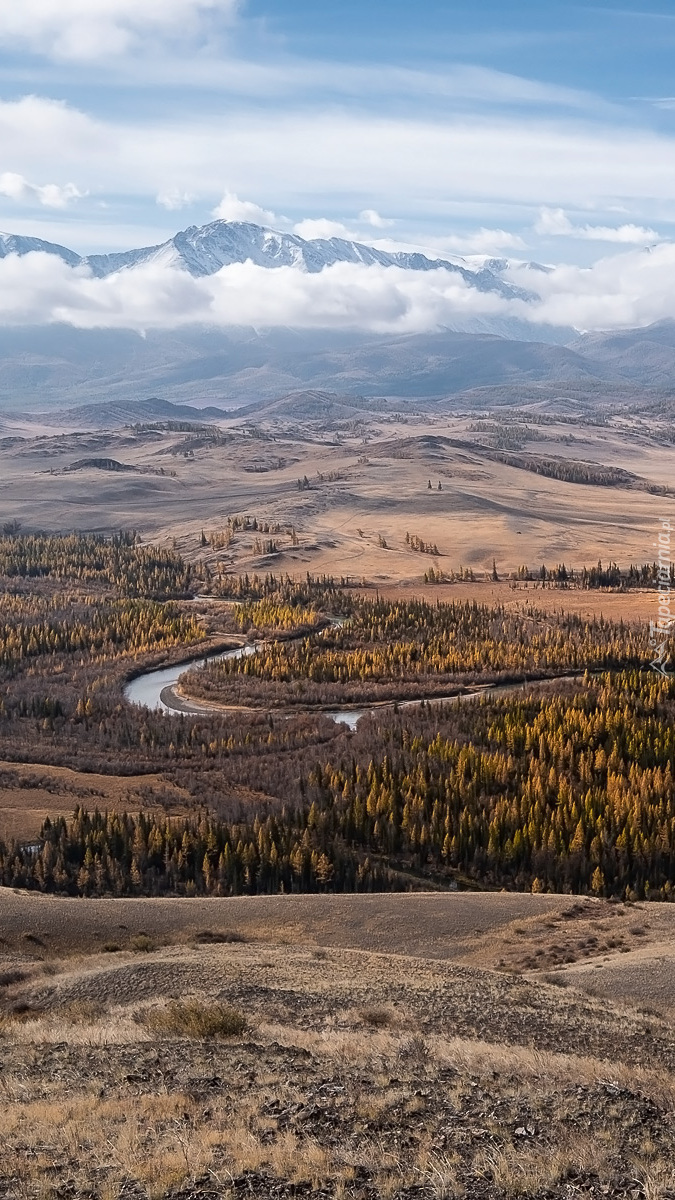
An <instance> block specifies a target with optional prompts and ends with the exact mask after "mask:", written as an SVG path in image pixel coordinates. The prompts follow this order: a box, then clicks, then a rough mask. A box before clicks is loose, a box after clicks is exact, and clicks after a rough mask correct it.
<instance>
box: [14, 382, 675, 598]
mask: <svg viewBox="0 0 675 1200" xmlns="http://www.w3.org/2000/svg"><path fill="white" fill-rule="evenodd" d="M382 404H383V407H380V411H378V406H377V405H375V404H374V402H366V401H363V402H362V407H360V408H359V407H357V406H356V403H355V402H354V401H353V400H351V401H346V400H342V399H341V398H339V397H331V396H330V395H328V394H325V393H301V394H300V395H299V396H294V397H290V398H288V399H287V400H286V401H285V402H276V403H271V404H267V405H262V406H261V407H260V410H259V411H256V412H255V413H254V414H251V415H248V416H237V415H236V414H233V415H232V416H230V417H228V418H225V419H219V420H217V421H216V422H215V423H214V422H213V421H212V420H211V419H208V418H207V419H206V421H207V424H208V425H209V427H210V428H207V429H205V430H203V431H202V432H199V431H193V432H181V431H178V430H171V429H170V428H167V427H166V426H167V424H170V422H166V421H164V422H162V421H157V422H156V423H153V422H149V421H147V420H145V421H144V422H143V423H142V424H138V425H136V427H134V426H132V425H129V424H127V425H126V427H122V428H112V429H111V428H107V429H103V430H101V429H98V428H95V426H96V424H97V416H96V411H95V410H91V415H89V417H88V419H89V421H90V422H91V424H92V428H86V429H83V428H82V423H83V421H84V420H85V419H86V418H85V416H84V415H82V416H79V415H78V414H77V410H71V411H70V412H64V413H62V414H60V415H59V416H58V417H54V416H52V417H48V418H43V420H42V422H40V420H39V419H38V418H36V417H33V418H31V420H30V422H28V421H27V420H26V419H22V418H20V417H15V418H12V417H10V416H7V415H6V416H5V417H4V418H3V425H4V428H3V429H0V510H1V511H2V515H3V520H11V519H14V518H15V519H17V520H20V521H22V522H23V524H24V526H25V527H27V528H39V529H45V530H50V529H52V530H57V529H69V528H77V529H80V530H82V531H91V530H95V531H100V532H106V531H111V530H114V529H119V528H130V527H133V528H136V529H138V530H139V531H140V532H141V534H142V535H143V536H144V537H146V538H147V539H148V540H153V541H159V542H162V541H166V542H174V541H175V544H176V546H177V548H178V549H179V550H180V551H181V552H182V553H183V554H184V555H186V556H187V557H195V556H198V557H200V558H202V559H205V560H206V561H207V562H208V561H209V560H211V563H212V564H213V565H215V564H216V563H222V564H223V567H224V569H226V570H228V571H243V570H257V571H263V572H264V571H265V570H269V569H274V570H275V571H282V572H283V571H288V572H289V573H291V574H294V573H295V574H299V573H304V572H305V571H310V572H312V573H313V574H320V573H323V572H327V573H330V574H332V575H334V576H336V577H339V576H346V577H349V578H350V579H351V580H354V581H359V580H361V579H365V580H367V581H369V582H370V583H374V584H376V585H378V586H383V585H386V584H389V583H392V582H395V583H397V584H402V583H411V584H414V585H415V587H416V588H419V585H420V583H421V581H422V577H423V575H424V572H425V570H426V569H427V568H428V566H429V565H432V560H431V558H430V557H429V556H427V555H422V554H420V553H418V552H416V551H414V550H412V549H411V548H410V546H409V545H408V544H407V543H406V533H409V534H410V535H411V537H418V538H422V540H423V541H424V542H425V543H429V544H431V545H434V544H435V545H436V546H437V547H438V550H439V555H438V559H437V561H436V562H435V564H434V565H435V566H436V567H437V568H439V569H440V570H441V571H443V572H444V573H446V574H450V573H451V572H453V571H454V572H457V571H458V570H459V568H460V567H464V568H470V569H471V570H473V571H474V572H475V573H476V574H477V575H478V576H482V575H483V574H484V573H485V572H486V571H487V572H489V571H490V569H491V567H492V562H493V559H494V560H495V561H496V564H497V568H498V570H499V571H500V573H501V574H502V575H504V574H508V573H510V572H512V571H515V570H516V569H517V568H518V567H519V566H520V565H521V564H527V565H529V566H531V567H538V566H539V565H540V564H541V563H545V564H547V566H549V567H550V566H555V565H556V564H557V563H560V562H565V563H566V564H568V565H570V564H571V565H572V566H575V567H581V566H582V565H584V564H586V565H588V566H591V565H593V564H595V563H596V562H597V561H598V559H599V558H600V559H602V560H603V562H607V561H610V560H611V561H617V562H619V563H620V564H627V563H629V562H636V563H643V562H647V561H651V560H652V559H653V557H654V542H655V540H656V536H657V533H658V528H659V519H660V518H661V517H662V516H664V515H666V516H667V514H668V511H670V510H669V507H668V506H669V505H671V504H672V499H673V496H671V495H669V491H670V489H671V486H672V484H673V478H672V440H671V439H672V437H673V424H672V416H671V414H670V407H671V406H670V405H666V406H665V408H664V409H663V411H658V412H657V413H656V414H654V413H651V412H648V413H645V414H640V413H637V414H633V415H628V414H627V413H626V412H625V411H624V410H623V409H617V411H616V412H614V411H612V410H611V409H610V410H606V411H602V412H600V413H596V414H592V413H588V412H586V411H585V410H581V411H579V412H571V413H569V412H564V413H562V414H561V413H559V412H558V413H556V412H555V411H553V412H551V411H549V408H548V406H547V405H546V404H544V405H543V406H542V405H541V404H539V403H537V402H536V400H535V401H532V402H531V403H530V404H529V405H528V404H527V403H524V404H523V405H522V407H521V408H520V409H518V410H516V411H514V410H513V409H506V410H496V411H490V410H488V411H487V412H485V411H482V412H481V411H478V412H476V411H475V410H469V411H465V412H464V413H463V414H462V413H459V412H451V413H438V412H436V411H429V410H424V409H420V410H417V411H416V410H415V408H414V406H412V405H406V406H402V408H401V409H398V410H397V409H395V408H394V407H393V405H392V404H391V402H388V403H386V402H382ZM542 407H543V410H544V411H542ZM567 407H569V406H567ZM103 411H104V410H103V408H102V406H101V410H100V412H99V413H98V420H99V421H101V420H102V418H103ZM84 412H85V413H86V412H87V410H84ZM198 418H199V413H198V412H197V411H196V412H195V419H196V420H197V419H198ZM46 420H49V421H51V422H52V423H51V425H47V424H46V423H45V421H46ZM153 424H156V427H155V428H153V427H152V425H153ZM504 459H506V460H508V461H503V460H504ZM105 460H112V461H113V462H114V463H117V464H120V465H121V466H122V467H126V468H129V469H128V470H111V469H109V468H108V469H101V467H100V466H93V465H88V464H91V463H93V462H98V463H101V462H102V461H105ZM532 460H535V461H537V460H538V461H540V462H541V461H544V462H545V463H548V464H550V463H551V462H553V463H554V464H556V463H557V464H565V465H569V464H572V466H573V467H574V466H579V465H581V467H582V469H589V470H592V469H593V468H602V467H607V466H611V468H612V469H613V470H614V471H616V470H617V469H618V471H620V472H625V475H624V477H623V478H618V477H617V480H616V482H615V484H614V486H606V485H598V484H593V483H583V482H567V481H566V480H565V479H561V478H550V477H547V476H546V475H544V474H540V473H536V472H535V471H534V470H533V469H532ZM528 463H529V466H530V469H528V467H527V464H528ZM304 481H306V482H305V486H304V487H303V486H302V485H303V482H304ZM429 484H431V487H429ZM439 484H440V490H439ZM649 489H651V490H649ZM673 494H674V495H675V492H674V493H673ZM236 515H250V516H251V517H256V518H257V519H258V520H259V521H267V522H271V523H276V524H278V525H280V526H281V527H282V528H283V530H290V529H291V528H295V530H296V533H297V545H294V544H292V539H291V536H290V533H283V534H282V535H281V536H280V537H278V538H277V541H278V550H277V551H276V552H275V553H274V555H273V556H268V557H266V556H265V555H261V554H260V553H258V554H256V553H255V550H254V540H255V539H254V538H253V537H251V536H241V537H236V538H235V539H234V541H233V543H232V545H231V546H230V547H229V548H228V549H227V552H225V553H224V552H223V551H222V550H213V551H212V552H211V553H209V551H208V549H207V550H206V551H204V549H203V548H202V547H201V546H200V535H201V531H202V530H204V531H205V532H206V533H207V534H208V533H209V532H211V531H214V532H217V531H221V530H222V529H223V528H224V527H225V525H226V523H227V518H228V517H233V516H236Z"/></svg>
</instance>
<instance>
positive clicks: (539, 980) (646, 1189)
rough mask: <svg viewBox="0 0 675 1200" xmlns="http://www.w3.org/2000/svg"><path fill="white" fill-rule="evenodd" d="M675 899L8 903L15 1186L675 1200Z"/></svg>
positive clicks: (5, 1156) (1, 973)
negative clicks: (638, 990) (655, 998)
mask: <svg viewBox="0 0 675 1200" xmlns="http://www.w3.org/2000/svg"><path fill="white" fill-rule="evenodd" d="M673 911H674V910H671V908H670V906H658V905H646V904H645V905H642V904H640V905H629V906H624V905H612V904H609V903H605V902H602V901H591V900H574V899H573V898H571V897H547V896H518V895H509V894H505V893H498V894H491V895H487V894H469V893H454V894H444V895H439V894H435V895H430V894H429V895H408V896H347V897H323V896H310V897H301V896H286V897H274V898H269V899H267V898H248V899H247V898H240V899H236V900H205V901H201V900H185V901H183V900H169V901H164V900H119V901H118V900H101V901H90V900H84V901H83V900H79V901H78V900H73V901H69V900H58V899H53V898H46V897H40V896H24V895H20V894H18V893H15V892H11V891H4V892H0V931H1V933H0V936H1V937H2V938H3V939H4V940H3V942H2V943H0V1063H1V1064H2V1077H1V1081H0V1086H1V1087H2V1094H3V1099H4V1103H3V1104H2V1105H0V1142H1V1144H2V1148H3V1149H2V1154H1V1155H0V1196H3V1197H6V1198H7V1200H19V1198H21V1200H27V1198H28V1197H31V1198H32V1197H40V1198H42V1197H46V1196H50V1197H54V1200H56V1198H57V1197H59V1198H60V1197H62V1196H68V1197H69V1198H72V1200H80V1198H82V1200H84V1197H85V1196H86V1197H87V1198H88V1200H91V1198H93V1197H95V1198H96V1200H98V1198H99V1197H100V1198H101V1200H108V1198H111V1200H112V1197H115V1200H129V1198H131V1197H133V1198H134V1200H136V1198H138V1200H140V1198H144V1200H160V1198H161V1200H169V1198H170V1200H216V1198H217V1197H218V1198H221V1197H222V1198H226V1197H227V1198H229V1200H239V1198H240V1197H242V1198H243V1197H249V1198H251V1197H252V1198H253V1200H268V1198H274V1200H290V1198H291V1197H298V1196H301V1197H306V1198H307V1200H319V1198H321V1200H328V1198H331V1200H332V1198H333V1197H336V1198H340V1200H347V1198H349V1197H353V1198H354V1200H379V1198H380V1197H382V1198H387V1200H413V1198H414V1200H441V1198H443V1197H445V1198H448V1197H466V1198H471V1200H474V1198H475V1200H516V1197H519V1198H522V1197H532V1198H533V1200H534V1198H536V1200H568V1198H570V1197H576V1196H586V1197H590V1196H596V1197H597V1196H612V1197H622V1198H624V1197H625V1198H628V1197H630V1198H631V1200H635V1198H642V1200H672V1197H673V1196H674V1195H675V1173H674V1172H673V1164H674V1163H675V1119H674V1118H673V1111H674V1110H675V1025H674V1024H673V1020H672V1017H671V1011H672V1003H669V1004H664V1005H663V1006H662V1007H659V1005H658V1004H656V1005H654V1004H651V1003H646V1002H645V1000H644V999H643V998H642V997H636V996H634V995H632V994H630V995H629V994H626V996H623V995H622V991H621V986H622V985H621V981H622V978H623V977H624V976H622V967H623V965H624V964H626V963H630V966H629V968H628V973H627V975H626V976H625V977H626V978H628V977H629V976H631V973H634V972H635V970H636V968H637V964H638V963H641V964H642V970H643V972H644V978H645V979H649V978H650V970H651V964H652V962H653V961H654V960H655V959H657V958H658V957H659V956H660V955H662V954H663V947H664V942H665V941H666V940H667V939H669V938H672V913H673ZM593 939H595V942H593ZM624 951H625V953H623V952H624ZM538 952H541V953H538ZM533 956H534V957H536V959H537V965H536V967H532V966H531V965H530V959H531V958H532V957H533ZM498 964H499V965H498ZM598 967H599V968H600V970H599V971H598V970H596V968H598ZM589 971H594V972H595V975H596V976H597V975H598V974H602V972H603V971H605V973H606V975H605V978H606V981H607V982H608V984H610V985H611V987H610V988H608V991H607V993H606V994H594V992H589V991H588V990H587V988H586V980H585V979H584V977H583V976H584V972H589ZM612 973H613V974H612ZM593 983H594V984H595V983H596V979H595V978H594V979H593ZM628 992H630V988H629V989H628ZM660 999H663V996H660ZM671 1001H672V991H671Z"/></svg>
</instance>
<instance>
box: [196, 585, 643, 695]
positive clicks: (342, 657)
mask: <svg viewBox="0 0 675 1200" xmlns="http://www.w3.org/2000/svg"><path fill="white" fill-rule="evenodd" d="M259 603H261V602H259ZM267 610H268V611H273V610H271V609H270V605H269V602H268V604H267ZM244 611H245V612H246V611H250V610H248V609H244ZM277 619H280V618H277ZM279 627H283V626H279ZM649 659H650V655H649V644H648V633H647V630H645V629H642V630H641V629H639V628H638V627H628V626H622V625H620V624H619V625H615V624H612V623H611V622H608V621H604V620H602V619H600V620H593V621H588V620H582V619H581V618H580V617H578V616H576V615H570V614H562V613H561V614H558V615H555V616H552V615H551V614H550V613H548V614H545V613H543V612H540V611H538V610H537V609H535V608H534V607H531V608H528V610H527V611H526V612H524V613H513V612H510V611H507V610H506V609H505V608H504V607H503V606H497V607H489V606H487V605H483V604H478V603H476V601H461V602H458V601H452V602H451V603H444V602H441V601H438V602H437V603H436V604H431V603H429V602H428V601H426V600H408V601H402V600H397V601H385V600H382V599H375V600H373V599H367V598H363V597H360V596H353V597H352V598H351V613H350V614H349V615H348V616H347V617H346V618H345V619H344V621H343V622H342V623H341V624H333V625H330V626H329V627H327V628H322V629H319V630H316V631H310V632H309V633H307V635H306V636H304V637H303V638H300V639H296V640H294V641H272V642H266V643H265V644H263V645H262V646H261V647H260V649H259V651H258V653H257V654H254V655H250V656H248V657H245V658H238V659H229V660H225V661H223V662H218V663H212V664H211V665H209V667H207V668H206V670H199V671H192V672H190V674H189V675H188V676H187V677H186V679H185V681H184V689H185V691H186V692H187V694H189V695H193V696H197V697H200V698H202V699H206V700H217V701H222V702H225V703H228V704H248V705H257V706H260V707H265V708H275V707H286V706H288V705H298V704H299V705H301V706H302V707H309V706H320V705H330V704H337V703H346V704H350V703H352V704H359V703H362V702H372V701H377V700H385V699H401V700H402V699H412V698H417V697H419V696H420V695H422V696H428V697H432V696H442V695H444V694H447V693H448V692H452V690H453V689H454V690H461V689H462V688H463V687H465V686H466V685H468V684H475V683H499V682H508V681H509V680H512V679H518V678H525V679H527V678H533V679H535V678H541V677H544V676H555V675H563V674H566V673H567V674H569V673H570V672H577V671H580V670H582V671H583V670H584V669H585V668H588V669H590V670H601V669H604V668H607V667H611V668H615V669H619V668H624V667H627V666H640V665H647V664H648V662H649Z"/></svg>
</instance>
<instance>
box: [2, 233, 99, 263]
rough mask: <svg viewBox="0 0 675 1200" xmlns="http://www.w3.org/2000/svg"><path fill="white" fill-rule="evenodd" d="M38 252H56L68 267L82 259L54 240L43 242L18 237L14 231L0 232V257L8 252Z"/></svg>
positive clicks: (3, 256) (20, 254) (6, 255)
mask: <svg viewBox="0 0 675 1200" xmlns="http://www.w3.org/2000/svg"><path fill="white" fill-rule="evenodd" d="M36 252H40V253H42V254H56V255H57V257H58V258H62V259H63V261H64V262H65V263H68V266H69V267H76V266H77V265H78V263H80V262H81V261H82V260H81V258H80V255H79V254H76V253H75V251H74V250H68V249H67V248H66V247H65V246H58V245H57V244H56V243H55V242H45V241H43V240H42V238H34V237H20V236H19V235H18V234H16V233H0V258H7V257H8V255H10V254H18V255H19V256H20V257H23V255H24V254H33V253H36Z"/></svg>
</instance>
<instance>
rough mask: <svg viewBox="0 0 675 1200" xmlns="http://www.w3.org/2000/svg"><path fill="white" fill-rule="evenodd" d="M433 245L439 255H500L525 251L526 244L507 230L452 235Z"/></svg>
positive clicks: (484, 230)
mask: <svg viewBox="0 0 675 1200" xmlns="http://www.w3.org/2000/svg"><path fill="white" fill-rule="evenodd" d="M433 245H434V246H435V248H436V253H437V254H443V253H447V254H452V253H454V254H487V255H490V254H498V253H500V252H501V251H504V250H524V249H525V242H524V241H523V239H522V238H521V237H520V236H519V235H518V234H516V233H509V231H508V230H506V229H485V228H481V229H474V230H473V231H469V232H467V233H458V234H450V235H449V236H447V237H444V238H439V239H437V240H436V241H435V242H434V243H433Z"/></svg>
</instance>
